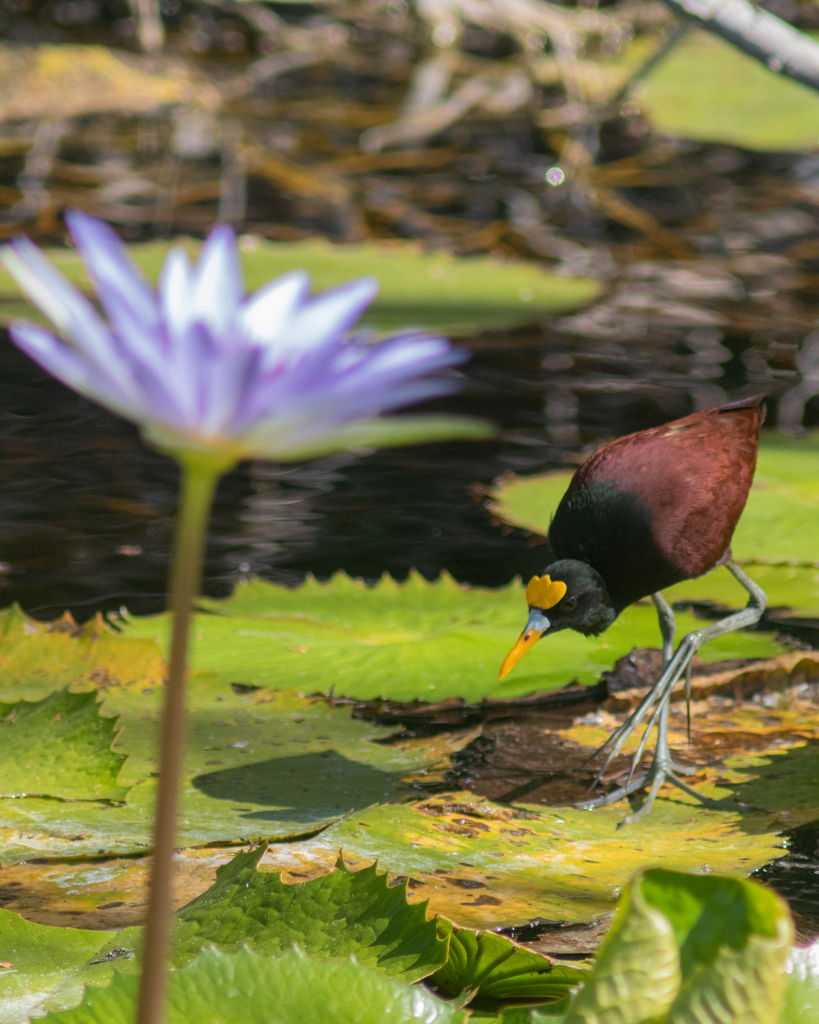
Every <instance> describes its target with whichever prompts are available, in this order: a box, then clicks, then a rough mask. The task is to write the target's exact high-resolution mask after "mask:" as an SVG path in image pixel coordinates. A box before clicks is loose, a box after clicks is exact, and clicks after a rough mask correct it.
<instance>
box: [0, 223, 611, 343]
mask: <svg viewBox="0 0 819 1024" xmlns="http://www.w3.org/2000/svg"><path fill="white" fill-rule="evenodd" d="M174 244H175V245H177V244H179V242H178V241H177V242H174ZM184 244H185V247H186V248H187V250H188V251H189V252H190V253H191V255H195V253H196V252H197V251H198V248H199V245H198V243H195V242H193V241H190V240H187V241H184ZM168 248H169V244H168V243H166V242H150V243H145V244H139V245H131V246H129V247H128V251H129V252H130V254H131V256H132V257H133V259H134V260H135V261H136V262H137V263H138V264H139V266H141V267H142V269H143V270H144V271H145V273H146V274H147V276H148V277H149V279H150V280H151V281H152V282H154V283H155V282H156V280H157V279H158V277H159V270H160V267H161V265H162V261H163V259H164V258H165V255H166V253H167V251H168ZM46 255H47V256H48V258H49V260H51V261H52V262H53V263H54V265H55V266H57V267H58V268H59V269H60V270H61V271H62V272H63V273H64V274H65V275H66V276H67V277H68V278H69V279H70V280H72V281H73V282H74V283H75V284H77V285H79V286H80V287H82V288H84V289H85V290H89V291H90V283H89V281H88V278H87V277H86V276H85V271H84V267H83V264H82V261H81V260H80V257H79V255H78V254H77V253H76V252H73V251H70V250H66V249H55V250H46ZM241 258H242V265H243V267H244V271H245V280H246V285H247V288H248V289H255V288H259V287H260V286H261V285H263V284H265V283H266V282H267V281H269V280H270V279H271V278H273V277H277V276H278V275H280V274H284V273H286V272H287V271H289V270H293V269H294V268H295V267H300V268H303V269H304V270H306V271H307V272H308V273H309V274H310V276H311V278H312V282H313V288H314V289H315V290H316V291H322V290H324V289H326V288H331V287H334V286H336V285H339V284H343V283H344V282H345V281H349V280H350V279H351V278H355V277H364V276H369V275H371V276H373V277H376V278H378V282H379V286H380V287H379V293H378V296H377V297H376V299H375V301H374V302H373V303H372V305H370V306H369V308H368V310H367V312H366V313H365V314H364V316H363V317H362V319H361V323H362V324H364V325H366V326H371V327H375V328H377V329H378V330H381V331H388V330H397V329H402V328H405V327H408V326H412V327H425V328H427V329H430V330H436V331H445V332H447V333H448V334H453V333H474V332H475V331H477V330H485V329H488V328H491V327H506V326H511V325H514V324H518V323H528V322H531V321H534V320H538V319H542V318H543V317H546V316H551V315H553V314H555V313H559V312H564V311H568V310H572V309H576V308H578V307H579V306H583V305H585V304H586V303H588V302H591V301H592V300H593V299H594V298H595V297H596V296H597V294H598V292H599V290H600V286H599V284H598V283H597V282H595V281H591V280H589V279H587V278H582V277H564V276H561V275H558V274H552V273H548V272H547V271H545V270H543V269H542V268H541V267H540V266H539V265H538V264H537V263H523V262H520V261H517V260H504V261H501V260H497V259H495V258H493V257H488V256H476V257H456V256H452V255H450V254H449V253H446V252H439V253H436V252H425V251H422V249H421V248H420V247H419V246H416V245H412V244H410V243H407V244H403V245H402V244H395V243H390V244H389V245H379V244H378V243H366V244H361V245H341V246H333V245H330V244H329V243H327V242H322V241H310V242H295V243H294V242H266V241H259V243H258V245H256V246H255V248H253V249H251V250H244V251H243V252H242V253H241ZM20 316H24V317H26V318H28V319H32V320H35V321H36V320H41V319H42V318H41V317H40V316H39V314H37V313H36V312H35V311H34V309H33V307H30V306H29V305H28V304H27V303H24V302H23V301H22V300H21V298H20V292H19V290H18V288H17V286H16V284H14V282H13V281H12V279H11V278H10V277H9V276H8V274H7V273H6V272H5V271H0V322H2V323H8V322H10V320H12V319H14V318H16V317H20Z"/></svg>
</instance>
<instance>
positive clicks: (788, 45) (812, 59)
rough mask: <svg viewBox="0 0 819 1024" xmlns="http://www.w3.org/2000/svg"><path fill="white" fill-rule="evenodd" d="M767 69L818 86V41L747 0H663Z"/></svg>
mask: <svg viewBox="0 0 819 1024" xmlns="http://www.w3.org/2000/svg"><path fill="white" fill-rule="evenodd" d="M663 3H664V4H665V6H666V7H668V8H669V9H670V10H672V11H673V12H674V13H675V14H678V15H680V16H681V17H683V18H687V19H689V20H690V21H693V22H694V23H695V24H697V25H699V26H700V27H701V28H704V29H706V30H707V31H708V32H712V33H714V34H715V35H718V36H722V38H723V39H725V40H727V41H728V42H729V43H731V44H732V45H733V46H736V47H737V49H739V50H742V52H743V53H747V54H748V56H749V57H753V58H754V59H756V60H758V61H759V62H760V63H762V64H764V65H765V66H766V67H767V68H768V69H769V70H770V71H775V72H777V73H778V74H780V75H784V76H785V77H786V78H792V79H794V81H796V82H801V83H802V85H807V86H808V87H809V88H811V89H817V90H819V43H815V42H814V41H813V40H812V39H811V38H810V37H809V36H807V35H805V34H804V33H803V32H800V31H799V30H798V29H795V28H793V27H792V26H791V25H788V24H787V23H786V22H784V21H781V20H780V19H779V18H777V17H775V16H774V15H773V14H769V13H768V12H767V11H765V10H763V9H762V8H761V7H754V6H753V5H752V4H750V3H748V0H663Z"/></svg>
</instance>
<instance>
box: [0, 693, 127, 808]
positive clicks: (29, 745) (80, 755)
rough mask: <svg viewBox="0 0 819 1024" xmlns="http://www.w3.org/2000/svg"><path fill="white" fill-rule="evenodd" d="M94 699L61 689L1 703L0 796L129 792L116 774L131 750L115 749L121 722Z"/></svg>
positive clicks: (94, 796)
mask: <svg viewBox="0 0 819 1024" xmlns="http://www.w3.org/2000/svg"><path fill="white" fill-rule="evenodd" d="M96 699H97V698H96V694H95V693H69V692H68V691H67V690H62V691H59V692H57V693H52V694H51V695H50V696H48V697H45V698H44V699H43V700H41V701H37V702H36V703H31V702H29V701H19V702H18V703H16V704H0V796H26V795H27V794H34V795H37V796H50V797H58V798H59V799H61V800H123V799H124V798H125V795H126V793H127V792H128V787H127V786H119V785H117V776H118V775H119V771H120V768H121V767H122V763H123V761H125V759H126V756H127V755H126V754H121V753H116V752H114V751H113V750H112V749H111V747H112V744H113V743H114V740H115V738H116V736H117V732H118V730H117V722H116V719H114V718H103V717H102V716H101V715H100V713H99V705H98V704H97V702H96Z"/></svg>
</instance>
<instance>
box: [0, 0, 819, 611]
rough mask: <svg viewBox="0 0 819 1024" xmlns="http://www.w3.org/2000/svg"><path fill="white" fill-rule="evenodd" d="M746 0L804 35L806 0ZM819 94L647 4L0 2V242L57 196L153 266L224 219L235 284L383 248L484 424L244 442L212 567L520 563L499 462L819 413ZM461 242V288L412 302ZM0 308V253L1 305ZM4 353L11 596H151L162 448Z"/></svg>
mask: <svg viewBox="0 0 819 1024" xmlns="http://www.w3.org/2000/svg"><path fill="white" fill-rule="evenodd" d="M668 2H669V3H672V2H675V0H668ZM731 3H734V4H735V3H740V5H741V4H743V3H744V0H731ZM729 6H730V5H729ZM764 8H765V10H767V11H769V12H771V13H772V14H774V15H776V16H777V17H778V18H780V19H782V20H783V23H784V24H786V25H787V24H790V25H792V26H794V28H795V29H797V30H798V31H800V32H802V33H807V34H808V36H807V37H808V38H809V37H810V33H813V32H816V31H819V4H817V3H816V2H814V0H804V2H797V0H766V3H765V5H764ZM755 10H757V11H759V10H762V8H761V7H760V8H755ZM773 63H774V64H775V63H776V62H775V61H774V62H773ZM817 115H819V94H817V93H816V92H815V91H814V90H812V89H810V88H808V87H807V86H805V85H801V84H798V83H797V82H794V81H791V80H788V79H785V78H784V77H782V76H781V75H779V74H776V73H775V71H774V70H771V69H770V68H766V67H765V66H763V65H762V64H760V63H758V62H756V61H754V60H753V59H751V58H750V57H748V56H746V55H745V54H743V53H741V52H739V51H738V50H736V49H734V48H733V47H732V46H730V45H729V44H728V43H727V42H725V41H723V40H722V39H720V38H717V37H716V36H714V35H711V34H708V33H705V32H703V31H701V30H700V29H699V28H696V27H689V25H688V23H686V22H683V21H681V20H680V18H679V17H678V15H677V14H676V13H674V12H672V11H671V10H670V9H669V7H668V6H666V5H664V4H662V3H659V2H656V0H617V2H615V3H608V2H605V0H602V2H598V0H571V2H569V3H565V4H558V3H547V2H545V0H414V2H406V0H350V2H347V0H344V2H342V0H311V2H299V3H293V2H274V3H262V2H257V0H219V2H209V0H161V2H159V4H158V6H157V2H156V0H0V239H2V238H7V237H10V236H12V235H13V234H15V233H17V232H20V231H24V232H26V233H28V234H30V235H31V236H32V237H34V238H35V239H36V240H37V241H38V242H39V243H40V244H42V245H46V246H50V247H61V246H64V244H65V242H66V236H65V232H64V227H63V223H62V216H61V215H62V212H63V210H64V209H65V208H66V207H69V206H73V207H79V208H82V209H85V210H88V211H89V212H91V213H94V214H96V215H97V216H100V217H103V218H105V219H106V220H108V221H109V222H111V223H112V224H113V225H114V226H115V227H116V228H117V230H118V231H119V232H120V233H121V234H122V236H123V237H124V238H125V240H126V241H127V242H129V243H133V244H134V251H135V253H136V254H140V253H142V254H145V260H146V261H147V262H146V266H147V264H148V263H151V260H152V259H153V261H154V263H155V262H156V259H154V256H157V258H158V254H159V253H160V252H162V251H164V249H165V248H166V246H167V244H168V243H169V240H171V239H174V238H178V237H180V236H186V237H190V238H192V239H193V240H194V241H193V242H192V243H191V244H195V242H196V240H197V239H201V238H202V237H203V236H204V234H205V233H206V232H207V230H208V229H209V228H210V227H211V226H212V225H213V224H214V223H216V222H217V221H219V220H221V221H227V222H229V223H231V224H233V225H234V226H235V227H236V229H237V231H238V233H239V235H240V244H241V247H242V250H243V254H244V259H245V263H246V267H247V269H248V274H249V275H250V277H252V278H254V280H255V279H256V278H257V277H259V275H261V276H262V277H263V276H265V275H266V274H267V272H268V263H269V264H270V266H269V272H270V274H271V275H272V273H278V272H280V270H281V267H282V265H283V264H284V262H286V260H287V259H288V258H289V255H288V252H289V251H288V250H287V248H286V247H287V246H289V245H294V249H293V253H292V258H293V260H294V261H295V262H300V261H301V262H303V261H304V260H305V259H307V258H308V257H309V258H310V259H312V260H314V262H315V261H316V260H319V261H324V263H328V261H332V262H334V263H336V267H337V271H338V270H339V269H341V270H343V264H344V263H345V261H346V259H347V257H348V256H349V257H350V259H351V260H352V262H353V263H355V266H354V267H353V266H352V265H351V268H350V273H351V274H352V273H357V272H359V271H360V269H366V270H370V269H372V268H373V267H380V268H381V270H383V271H384V272H385V273H386V270H387V266H388V263H390V264H391V265H392V266H394V267H401V270H400V272H399V273H398V274H397V281H398V284H399V285H400V288H393V290H392V291H390V290H389V289H386V288H385V291H384V299H383V302H382V306H380V307H379V308H378V309H377V310H375V320H374V321H373V323H374V324H375V326H376V327H379V328H383V327H392V326H395V325H396V323H398V322H399V321H401V320H411V321H412V322H426V323H429V324H431V325H433V326H438V327H440V328H442V329H444V330H454V329H458V330H459V331H460V332H461V334H462V335H463V332H464V331H467V334H466V336H465V337H464V336H462V338H461V340H460V343H461V344H464V345H468V346H469V348H470V349H471V351H472V359H471V361H470V363H469V364H467V366H466V367H465V369H464V371H463V373H464V382H463V387H462V390H461V393H460V394H459V395H458V396H456V397H455V398H452V399H449V400H447V402H444V403H438V407H439V408H441V409H444V408H446V409H447V410H451V411H457V412H465V413H470V414H477V415H483V416H488V417H490V418H492V419H493V420H494V421H495V422H497V423H498V424H499V425H500V427H501V428H502V433H501V435H500V437H499V438H498V439H496V440H493V441H491V442H485V443H481V444H475V445H464V444H461V445H450V446H446V445H444V446H437V447H435V448H434V450H433V449H432V448H430V449H427V450H424V451H418V452H417V453H414V454H411V453H402V452H396V453H378V454H375V455H372V454H371V455H363V456H362V455H350V456H345V457H344V458H343V459H331V460H324V461H323V462H322V463H321V464H318V465H316V466H313V467H306V466H295V467H288V468H287V469H282V467H276V466H271V465H269V464H262V463H254V464H252V465H250V466H248V467H243V468H241V470H240V471H239V472H238V473H237V474H235V475H234V476H233V477H232V478H231V479H230V480H228V481H227V482H226V483H225V485H224V486H223V488H222V491H221V492H220V493H221V495H222V498H220V502H219V503H218V504H217V520H216V526H215V530H214V534H215V541H214V544H213V545H212V546H211V552H210V559H209V566H208V572H207V581H208V582H207V586H208V590H209V592H211V593H227V592H228V591H229V590H230V588H231V587H232V586H233V585H234V584H235V582H236V581H237V579H240V578H242V577H244V576H245V575H247V573H248V572H257V573H261V574H262V575H264V576H267V577H269V578H274V579H277V580H280V581H283V582H287V583H295V582H297V581H299V580H301V579H303V578H304V574H305V572H307V571H312V572H314V573H318V574H319V575H320V576H325V577H326V576H328V575H330V574H331V573H332V572H334V571H337V570H338V569H345V570H346V571H348V572H350V573H351V574H353V575H355V576H359V575H362V576H364V577H365V578H370V579H374V578H377V577H378V576H380V575H381V573H382V572H384V571H388V572H390V573H391V574H393V575H394V576H395V577H396V578H399V579H401V578H404V577H405V576H406V574H407V572H408V571H409V570H410V569H411V568H417V569H419V570H420V571H421V572H422V573H423V574H424V575H426V576H427V577H428V578H434V577H435V576H436V575H437V574H438V573H439V572H440V571H441V570H442V569H447V570H448V571H450V572H451V573H452V574H453V575H455V577H456V578H457V579H459V580H462V581H466V582H471V583H477V584H482V585H490V586H497V585H500V584H503V583H506V582H508V581H509V580H510V579H512V578H513V577H514V575H515V574H516V573H523V574H524V575H525V574H527V573H529V574H531V572H532V571H537V570H539V569H540V568H542V566H540V565H539V555H538V552H537V549H536V548H534V549H532V548H530V546H529V544H530V541H529V539H528V538H527V537H526V536H525V535H524V534H523V533H522V532H520V531H518V532H515V531H512V532H509V530H508V529H505V530H504V531H501V530H498V529H497V527H496V525H492V524H491V522H490V518H489V515H488V514H487V512H486V510H485V509H484V508H483V505H482V502H483V499H484V497H485V489H486V488H487V487H489V486H490V485H491V483H492V481H493V480H495V479H496V478H497V477H499V476H501V475H502V474H504V473H509V472H512V473H517V474H522V475H526V474H531V473H540V472H543V471H546V470H551V469H557V468H561V467H563V468H565V467H566V466H567V464H569V465H574V464H575V463H576V462H577V460H578V459H579V458H581V457H582V454H583V452H584V450H589V446H594V445H596V444H599V443H600V442H601V441H603V440H605V439H606V438H609V437H612V436H616V435H618V434H622V433H627V432H629V431H631V430H638V429H641V428H644V427H648V426H653V425H655V424H657V423H661V422H663V421H665V420H668V419H671V418H674V417H676V416H681V415H685V414H686V413H688V412H690V411H691V410H692V409H695V408H703V407H706V406H709V405H713V404H716V403H718V402H720V401H724V400H725V399H726V398H729V397H739V396H741V395H742V394H747V393H754V392H765V394H766V396H767V398H768V424H769V426H779V427H780V428H782V429H785V430H788V431H800V430H802V429H805V428H811V427H814V426H816V425H819V335H816V334H815V333H814V331H815V328H816V319H817V315H819V302H817V299H816V286H817V284H819V152H818V151H819V116H817ZM327 243H330V245H332V244H334V243H343V244H341V245H340V247H339V248H337V249H336V250H332V251H334V252H338V253H339V254H340V255H341V259H340V261H335V257H334V256H331V255H329V254H330V253H331V249H330V248H329V246H328V244H327ZM186 244H187V243H186ZM282 247H283V248H282ZM384 247H386V249H387V250H388V251H389V253H390V255H391V257H395V261H387V260H385V259H383V253H384V251H385V248H384ZM152 253H153V254H154V256H152V255H151V254H152ZM402 255H404V256H406V258H407V259H408V260H409V261H410V262H411V263H412V273H413V274H414V275H415V276H414V278H413V281H415V282H417V289H418V291H419V294H420V295H421V300H420V301H419V299H418V296H415V297H408V296H407V295H406V294H405V292H406V291H407V290H408V289H410V287H411V284H412V283H411V282H410V275H409V272H408V271H405V269H404V268H405V267H409V263H404V264H401V263H400V262H399V261H398V260H399V257H400V256H402ZM353 257H355V259H353ZM461 257H468V258H469V259H468V260H467V263H470V264H471V266H472V271H470V273H471V274H472V276H471V277H470V278H469V281H470V283H469V285H468V286H466V285H465V286H464V288H463V289H461V291H462V295H461V297H460V298H459V299H458V302H457V303H456V304H455V306H454V307H453V308H448V309H444V308H443V305H442V304H441V303H440V302H439V303H438V306H437V307H436V308H435V309H432V308H425V307H424V303H427V305H430V303H432V304H434V302H438V299H437V298H436V297H435V296H436V295H438V293H439V292H440V294H441V295H444V293H445V292H446V289H447V287H448V286H449V285H448V282H449V280H450V276H451V277H452V279H453V280H454V279H455V276H456V275H458V274H462V273H463V274H465V273H466V271H462V270H461V269H457V270H456V269H455V267H456V263H457V261H458V260H459V259H460V258H461ZM140 258H142V257H140ZM476 258H477V259H476ZM60 259H61V260H62V263H63V265H65V266H66V267H69V265H73V264H76V260H73V264H72V259H73V257H71V256H70V254H69V253H67V252H63V254H62V255H61V257H60ZM473 260H474V263H472V261H473ZM271 261H272V262H271ZM520 261H529V262H530V264H531V266H529V267H526V268H521V263H520ZM339 264H341V266H339ZM501 265H505V266H503V273H501V271H500V267H501ZM311 266H312V264H311ZM461 266H462V264H458V268H460V267H461ZM494 267H498V268H499V270H498V273H497V274H495V273H494V271H493V268H494ZM314 269H315V270H316V271H317V280H318V281H319V283H321V282H322V281H323V280H324V278H323V277H322V274H323V273H324V270H322V269H320V268H319V267H318V264H316V267H315V268H314ZM148 270H149V271H150V270H151V266H148ZM319 271H320V272H319ZM337 271H336V272H337ZM478 271H479V273H478ZM543 271H547V272H548V274H545V273H543ZM450 272H451V273H450ZM539 274H540V275H541V277H540V278H538V275H539ZM518 276H519V279H518ZM464 280H466V278H464ZM490 286H491V287H490ZM412 287H416V284H412ZM491 288H496V289H497V290H498V294H497V295H496V294H494V292H491ZM501 293H502V294H501ZM447 302H449V299H447ZM493 305H494V306H495V307H497V308H495V309H494V310H492V309H490V308H489V307H491V306H493ZM20 310H21V307H20V304H19V297H18V296H17V295H16V294H15V293H14V291H13V289H11V288H10V287H9V284H8V282H7V281H5V280H4V279H0V323H6V322H8V319H9V318H11V317H13V316H15V315H18V314H19V313H20ZM0 371H2V372H0V436H2V438H3V455H2V458H1V459H0V487H2V489H3V493H4V495H5V500H4V504H3V507H2V509H0V532H1V533H2V536H3V537H4V549H3V559H4V561H3V562H2V563H0V599H2V601H3V602H7V601H9V600H12V599H18V600H20V601H22V602H23V604H24V606H25V607H27V608H28V609H29V610H34V611H35V613H36V614H43V615H45V616H49V615H52V614H55V613H58V612H59V611H61V610H62V609H63V608H64V607H65V606H66V605H70V606H71V607H73V608H75V609H76V613H77V614H79V615H81V616H82V615H87V614H90V612H91V611H92V610H93V608H95V607H106V606H108V607H118V606H119V604H120V603H122V601H123V600H125V599H127V600H128V602H129V604H130V606H131V607H132V610H145V611H148V610H159V608H160V607H162V602H163V601H164V598H163V595H162V584H161V582H159V581H160V580H161V578H162V570H163V567H164V559H165V557H166V553H167V543H168V540H169V536H170V526H171V519H170V513H171V511H172V509H173V507H174V501H175V498H174V493H175V483H174V479H173V473H172V471H171V470H170V469H169V468H168V467H166V466H165V465H164V463H162V462H161V460H159V459H158V457H155V456H152V455H151V454H149V453H147V454H146V453H145V452H144V451H143V450H142V449H141V448H140V447H139V444H138V442H137V440H136V437H135V435H134V434H133V432H132V431H131V430H130V428H128V427H127V426H125V425H124V424H121V423H119V422H117V421H115V420H114V419H113V418H112V417H109V416H107V414H104V413H101V412H99V411H97V410H93V409H91V408H90V406H87V404H85V403H83V402H82V400H80V399H77V398H76V397H75V396H71V395H69V394H68V393H67V392H65V390H64V389H62V388H60V387H59V386H58V385H56V384H54V383H53V382H50V381H47V380H45V379H44V377H43V375H42V374H40V373H39V371H37V370H36V369H35V368H34V367H33V366H31V365H30V364H29V363H28V362H27V361H25V360H23V359H22V358H21V357H20V356H19V355H18V354H17V353H16V352H14V351H13V350H12V348H11V346H10V345H9V344H8V343H7V342H6V343H4V345H3V347H2V348H0ZM470 489H471V490H470ZM139 595H144V597H145V602H146V603H142V601H141V598H139ZM138 598H139V600H138Z"/></svg>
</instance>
